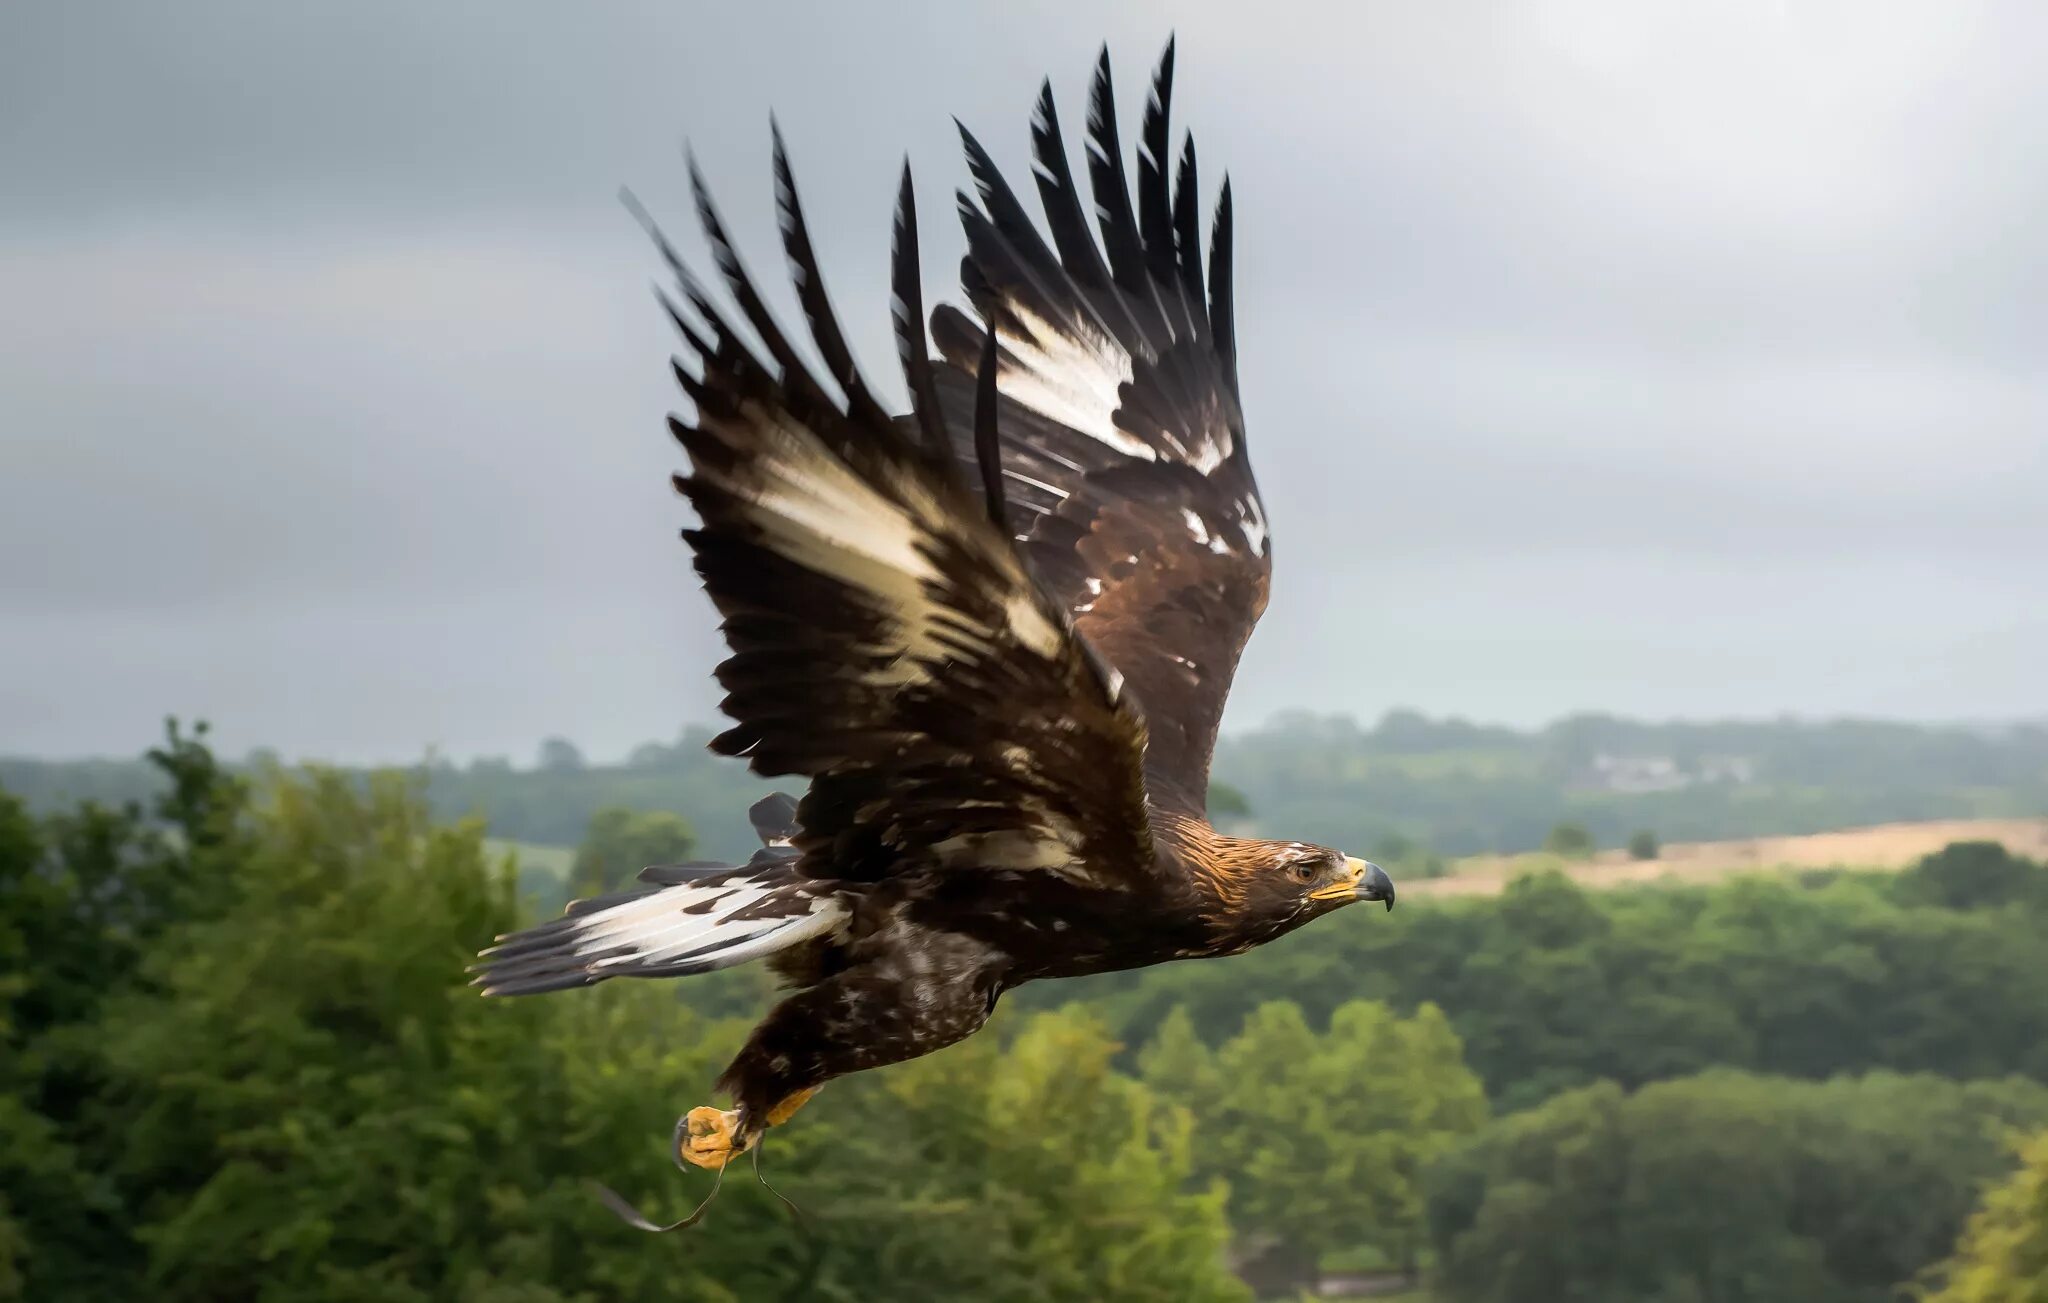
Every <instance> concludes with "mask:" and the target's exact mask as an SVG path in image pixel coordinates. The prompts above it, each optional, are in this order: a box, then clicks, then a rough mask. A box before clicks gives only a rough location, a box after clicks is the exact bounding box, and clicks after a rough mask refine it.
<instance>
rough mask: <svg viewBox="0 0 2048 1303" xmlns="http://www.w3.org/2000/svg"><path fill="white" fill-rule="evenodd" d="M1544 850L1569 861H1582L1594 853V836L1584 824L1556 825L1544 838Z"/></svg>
mask: <svg viewBox="0 0 2048 1303" xmlns="http://www.w3.org/2000/svg"><path fill="white" fill-rule="evenodd" d="M1543 849H1544V850H1546V851H1549V852H1550V853H1551V854H1552V855H1562V856H1564V857H1565V858H1566V859H1568V860H1582V859H1584V858H1586V857H1587V856H1588V855H1591V854H1592V853H1593V834H1592V833H1590V832H1588V831H1586V825H1585V824H1582V823H1560V824H1556V825H1554V826H1552V828H1551V830H1550V832H1549V833H1548V834H1546V835H1545V836H1544V838H1543Z"/></svg>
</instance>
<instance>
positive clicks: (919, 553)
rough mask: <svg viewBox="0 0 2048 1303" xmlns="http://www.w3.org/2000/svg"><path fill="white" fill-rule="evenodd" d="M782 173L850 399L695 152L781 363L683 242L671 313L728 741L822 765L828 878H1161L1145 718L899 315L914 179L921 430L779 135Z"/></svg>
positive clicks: (700, 196) (804, 827)
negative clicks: (867, 356)
mask: <svg viewBox="0 0 2048 1303" xmlns="http://www.w3.org/2000/svg"><path fill="white" fill-rule="evenodd" d="M775 172H776V182H777V199H778V207H779V210H780V215H781V219H782V227H783V237H784V239H783V243H784V246H785V250H786V252H787V254H788V257H789V262H790V267H791V274H792V278H793V280H794V281H795V283H796V289H797V294H798V297H799V299H800V301H801V302H802V305H803V308H804V311H805V314H806V317H807V318H808V320H809V323H810V326H811V334H812V341H813V343H814V344H815V346H816V348H817V351H818V354H819V355H820V357H821V358H822V359H823V360H824V362H825V365H826V368H827V371H828V373H829V375H830V378H831V381H832V384H833V385H834V387H835V388H836V389H837V390H838V392H839V394H840V395H841V396H842V397H839V398H835V397H834V396H832V395H831V394H829V393H828V392H827V390H826V389H825V387H824V386H823V384H821V383H820V381H819V379H818V378H816V377H814V376H813V375H812V374H811V372H810V371H809V369H808V368H807V367H806V366H805V365H804V363H803V362H802V361H801V359H799V357H798V356H797V354H796V352H795V350H794V349H793V348H792V347H791V346H790V344H789V342H788V341H787V340H786V339H785V338H784V336H783V335H782V333H781V332H780V330H779V329H778V328H777V326H776V324H775V322H774V320H773V318H772V317H771V316H770V315H769V313H768V312H767V310H766V308H765V306H764V305H763V304H762V302H761V298H760V296H759V294H758V293H757V292H756V291H755V288H754V286H753V284H752V282H751V281H750V280H749V279H748V277H747V275H746V272H745V270H744V269H743V268H742V267H741V265H740V262H739V259H738V257H737V256H736V254H735V253H734V251H733V248H732V246H731V243H730V241H729V240H728V239H727V237H726V233H725V230H724V227H723V225H722V223H721V222H720V220H719V217H718V215H717V212H716V211H715V209H714V208H713V206H712V204H711V201H710V198H709V195H708V193H707V192H706V190H705V187H704V185H703V182H702V179H701V177H700V176H699V175H698V174H697V172H696V169H695V166H694V164H693V165H692V168H691V179H692V183H693V188H694V190H695V195H696V201H697V207H698V213H699V216H700V218H701V219H702V221H703V224H704V228H705V231H706V234H707V236H708V237H709V242H710V245H711V249H712V253H713V257H714V260H715V261H716V263H717V265H718V267H719V270H720V272H721V273H722V274H723V277H724V279H725V281H726V284H727V287H728V289H729V291H730V293H731V297H732V299H733V300H734V302H735V303H736V304H737V305H738V307H739V309H740V311H741V313H742V314H743V315H744V316H745V318H746V321H747V324H748V326H749V327H750V328H751V330H752V332H753V334H754V335H755V336H756V337H757V338H758V339H759V340H760V342H761V344H762V345H763V346H764V347H765V350H766V353H767V358H766V359H764V358H762V357H760V356H758V355H757V354H756V353H755V352H754V351H753V349H751V348H750V347H749V346H748V345H747V344H746V343H745V342H743V341H742V339H741V338H740V337H739V335H738V334H737V333H736V332H735V331H734V330H733V329H731V328H730V326H729V325H728V324H727V322H726V320H725V319H724V318H723V317H722V316H721V314H720V312H719V310H718V309H717V308H716V307H715V306H714V305H713V304H712V302H711V299H710V297H709V295H708V294H706V293H705V292H704V290H703V289H702V287H701V286H700V285H699V284H698V282H697V281H695V280H694V279H693V278H692V277H691V275H690V273H689V272H688V271H687V270H686V269H685V268H684V266H683V264H682V263H681V261H680V260H679V259H678V258H677V257H676V256H675V254H674V251H673V250H672V249H670V248H669V247H668V245H667V243H666V242H665V241H662V242H661V247H662V249H663V252H664V254H665V256H666V257H667V258H668V260H669V262H670V265H671V267H672V268H673V269H674V271H675V273H676V275H677V278H678V282H679V287H680V291H681V296H682V298H683V300H684V301H685V302H686V303H687V305H688V309H689V311H688V313H686V311H685V309H684V308H683V307H680V306H678V305H677V304H676V303H675V302H673V301H672V300H670V299H668V298H666V297H664V303H665V304H666V305H667V306H668V308H669V311H670V315H671V318H672V320H673V321H674V323H675V325H676V327H677V329H678V331H679V332H680V333H681V334H682V336H683V339H684V341H685V342H686V344H688V346H689V351H690V352H691V353H693V354H694V355H695V357H694V360H693V361H692V362H691V363H690V364H689V365H686V364H685V362H684V361H682V360H679V361H678V362H677V364H676V368H675V370H676V376H677V379H678V380H679V382H680V383H681V385H682V387H683V389H684V390H685V391H686V392H687V393H688V395H689V397H690V398H691V400H692V401H693V403H694V404H695V407H696V413H695V418H694V419H693V420H684V419H682V418H680V417H672V418H670V426H671V429H672V430H673V432H674V434H675V437H676V438H677V439H678V441H680V442H681V444H682V446H683V448H684V449H685V451H686V452H687V453H688V456H689V460H690V473H689V475H687V476H678V477H677V478H676V485H677V487H678V488H679V489H680V490H681V492H682V493H683V494H684V495H685V496H687V497H688V499H689V500H690V503H691V504H692V506H694V507H695V509H696V511H697V514H698V516H699V518H700V520H701V522H702V523H701V524H700V525H699V526H698V527H697V528H694V529H689V530H685V531H684V537H685V538H686V539H687V540H688V541H689V543H690V546H691V548H692V549H693V550H694V551H695V554H696V569H697V573H698V574H699V575H700V576H702V578H703V581H704V587H705V590H706V591H707V592H708V593H709V595H710V597H711V600H712V602H713V603H714V604H715V605H716V606H717V608H718V610H719V613H720V614H721V615H722V616H723V617H724V621H723V630H724V634H725V638H726V642H727V643H728V644H729V646H730V647H731V650H732V655H731V657H730V658H729V659H727V660H726V661H725V662H724V663H722V664H721V665H720V666H719V667H718V671H717V676H718V680H719V682H720V683H721V684H722V685H723V686H724V688H725V689H726V691H727V693H728V695H727V696H726V698H725V700H724V703H723V706H724V709H725V711H726V713H727V714H728V715H729V716H731V717H732V719H733V721H734V723H733V726H732V727H731V728H729V729H728V730H726V731H725V732H724V733H722V734H720V735H719V736H718V737H717V738H716V739H715V740H714V741H713V743H712V749H713V750H715V751H718V752H721V753H723V754H727V755H733V756H743V757H745V758H746V759H747V760H748V762H749V764H750V765H751V767H752V768H753V769H754V771H755V772H756V773H760V774H763V775H777V774H797V775H802V776H804V777H806V778H808V779H810V780H811V784H810V788H809V791H808V793H807V794H806V795H805V796H804V798H803V800H802V802H801V805H800V806H799V809H798V811H797V816H796V821H797V823H798V824H799V830H798V831H797V832H796V834H795V837H794V846H795V850H796V852H797V854H798V857H799V858H798V868H799V870H800V871H801V872H802V874H803V875H804V876H805V877H806V878H808V879H813V880H816V879H831V880H836V881H872V880H877V879H880V878H882V877H885V876H888V875H895V874H907V873H918V872H922V871H927V870H949V869H990V868H998V869H1000V868H1014V869H1040V870H1045V871H1048V872H1052V873H1056V874H1059V875H1061V876H1063V877H1067V878H1069V879H1072V880H1075V881H1079V882H1083V883H1086V884H1088V885H1093V886H1101V887H1138V886H1141V885H1144V884H1146V883H1148V882H1149V880H1150V875H1151V874H1152V872H1153V856H1152V843H1151V833H1150V829H1149V824H1148V820H1147V812H1146V804H1145V788H1144V778H1143V768H1142V766H1143V754H1144V747H1145V731H1144V723H1143V721H1142V719H1141V717H1140V716H1139V714H1138V713H1137V711H1136V710H1135V708H1134V707H1133V706H1132V704H1131V703H1130V702H1129V700H1128V699H1126V698H1125V697H1124V696H1123V695H1122V694H1121V685H1120V679H1119V676H1117V674H1116V673H1115V671H1114V670H1112V669H1111V668H1110V667H1109V666H1108V665H1107V664H1106V663H1105V662H1104V661H1103V660H1102V659H1101V658H1099V657H1098V656H1096V655H1095V654H1094V653H1093V652H1092V650H1091V649H1090V648H1089V647H1088V645H1087V643H1086V642H1085V640H1084V639H1083V638H1082V637H1081V636H1080V635H1079V634H1077V633H1076V632H1075V630H1074V628H1073V624H1072V620H1071V618H1070V616H1069V615H1068V613H1067V611H1066V610H1065V609H1063V608H1062V607H1061V606H1060V605H1059V604H1057V603H1055V602H1053V601H1052V600H1051V599H1050V598H1048V597H1047V595H1046V594H1045V593H1044V592H1043V591H1042V590H1041V589H1040V588H1039V587H1038V586H1037V585H1036V584H1035V583H1034V582H1033V580H1032V577H1031V575H1030V572H1029V570H1028V569H1027V567H1026V565H1025V563H1024V562H1023V560H1022V558H1021V557H1020V555H1019V549H1018V547H1017V545H1016V544H1015V543H1014V541H1013V540H1012V539H1011V538H1009V537H1008V536H1007V534H1006V533H1005V532H1004V530H1002V529H1001V528H999V527H998V526H997V525H996V524H995V523H994V522H993V521H992V520H991V518H990V513H989V512H988V511H987V510H986V508H985V506H984V504H983V502H982V501H981V499H980V498H979V497H978V496H977V495H976V494H975V493H974V492H973V491H972V490H970V489H969V488H967V487H966V485H965V484H963V483H962V482H961V477H960V475H959V473H958V470H957V468H956V467H955V465H954V464H953V460H952V457H951V453H950V449H949V448H948V447H947V445H946V443H945V442H944V438H943V431H942V429H941V427H940V424H939V416H938V413H937V411H936V410H935V407H934V406H933V405H932V403H931V400H930V398H929V395H930V394H931V393H932V392H933V387H934V377H933V374H932V371H933V367H932V364H931V362H930V359H929V358H928V357H927V356H926V354H925V346H924V339H923V331H922V329H921V328H919V329H918V330H917V331H915V338H914V339H913V337H912V332H910V331H907V330H904V329H903V328H902V326H903V321H904V319H905V316H906V315H907V317H908V319H909V320H910V321H917V320H918V319H919V318H921V316H922V307H921V306H920V299H921V294H920V290H919V287H918V284H917V272H916V268H917V254H916V214H915V208H914V205H913V200H912V197H911V189H910V177H909V172H908V169H907V168H906V169H905V172H904V177H903V185H902V190H901V195H900V199H899V206H898V211H897V225H896V237H897V247H896V250H895V270H896V285H895V290H896V295H897V299H898V303H899V313H898V327H899V329H898V336H899V342H900V343H901V344H902V346H903V353H904V365H905V368H906V373H907V377H908V379H909V382H910V389H911V391H912V394H913V395H914V396H919V397H918V407H919V410H918V411H917V412H916V413H915V414H914V415H915V417H916V420H915V421H914V422H913V424H912V429H911V430H906V429H905V428H904V427H902V426H899V425H898V424H897V423H896V422H893V421H892V420H891V419H890V418H889V417H888V416H887V415H886V414H885V413H884V412H883V410H882V409H881V408H880V407H879V406H878V405H877V404H876V403H875V401H874V400H873V398H872V397H870V395H869V392H868V389H867V386H866V384H865V383H864V382H863V380H862V379H861V377H860V375H859V372H858V370H857V369H856V368H855V366H854V364H853V360H852V356H851V353H850V351H849V350H848V348H847V347H846V344H845V339H844V336H843V335H842V333H841V331H840V329H839V326H838V323H837V321H836V320H835V319H834V317H833V315H832V310H831V307H830V304H829V303H828V302H827V300H826V298H825V295H824V288H823V284H822V282H821V280H820V279H819V275H818V268H817V264H816V260H815V257H814V256H813V254H812V250H811V242H810V238H809V235H808V232H807V230H806V228H805V225H804V220H803V213H802V209H801V207H800V206H799V204H798V202H797V197H796V191H795V188H794V186H793V184H792V183H791V180H790V175H789V168H788V164H787V161H786V158H785V155H784V152H783V149H782V142H781V139H780V136H779V133H778V135H777V139H776V142H775ZM650 229H652V228H651V227H650ZM655 235H656V238H657V240H660V236H659V233H658V232H655ZM906 309H907V313H906ZM691 314H694V317H695V318H696V319H697V323H699V324H693V321H692V317H691ZM693 369H694V372H695V373H694V374H693ZM914 431H922V432H923V435H922V437H919V436H918V435H917V434H915V433H914Z"/></svg>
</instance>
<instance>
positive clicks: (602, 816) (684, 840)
mask: <svg viewBox="0 0 2048 1303" xmlns="http://www.w3.org/2000/svg"><path fill="white" fill-rule="evenodd" d="M696 846H697V835H696V834H695V833H694V832H692V831H691V830H690V825H689V824H688V823H687V822H686V821H684V820H683V819H682V818H681V817H680V816H678V815H674V814H670V813H669V812H668V811H666V810H649V811H644V812H643V811H638V810H628V809H626V808H625V807H623V806H616V805H612V806H606V807H605V808H604V809H602V810H599V811H598V812H597V813H596V814H593V815H591V816H590V826H589V827H588V828H586V829H585V830H584V833H583V842H582V844H581V845H579V846H578V847H577V848H576V862H575V864H574V866H573V867H572V868H571V869H570V870H569V888H570V892H571V894H572V895H576V896H596V895H600V894H602V893H604V892H607V891H617V890H618V889H619V888H621V887H623V886H626V885H627V884H629V883H631V882H632V881H633V878H634V875H636V874H638V873H639V872H640V870H642V869H644V868H646V867H647V866H648V865H650V864H677V863H681V862H682V861H684V860H687V859H689V858H690V853H691V852H692V851H693V850H695V849H696Z"/></svg>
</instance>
